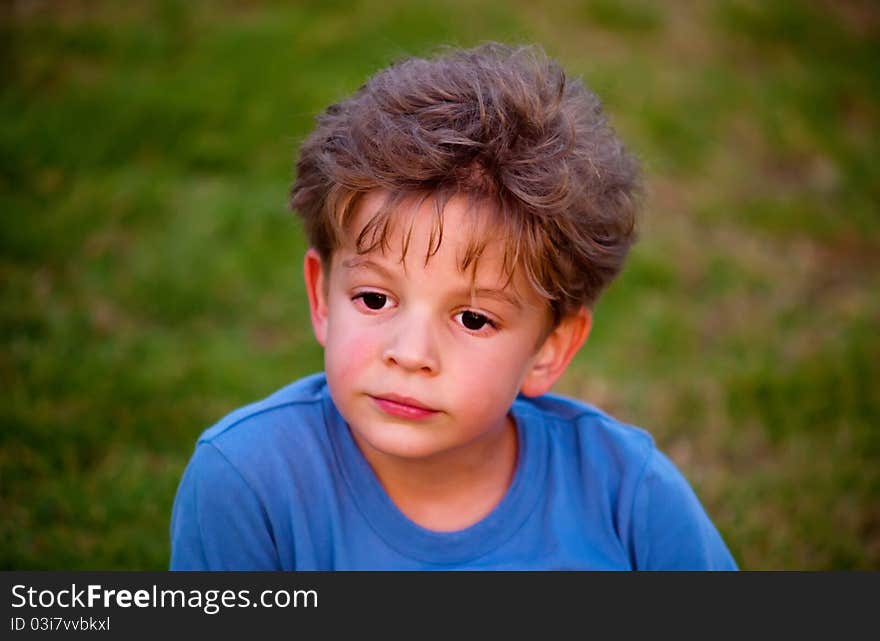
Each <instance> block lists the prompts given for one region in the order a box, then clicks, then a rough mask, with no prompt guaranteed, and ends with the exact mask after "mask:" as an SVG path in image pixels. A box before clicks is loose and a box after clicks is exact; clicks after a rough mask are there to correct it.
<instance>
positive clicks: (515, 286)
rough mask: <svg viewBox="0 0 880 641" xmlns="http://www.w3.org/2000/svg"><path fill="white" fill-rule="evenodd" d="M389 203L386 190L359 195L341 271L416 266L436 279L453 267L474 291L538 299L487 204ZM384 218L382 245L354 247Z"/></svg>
mask: <svg viewBox="0 0 880 641" xmlns="http://www.w3.org/2000/svg"><path fill="white" fill-rule="evenodd" d="M388 203H389V196H388V194H387V192H383V191H380V190H374V191H371V192H367V193H366V194H364V195H362V196H361V198H360V200H359V201H358V202H357V204H356V205H355V207H354V209H353V210H352V212H351V216H350V217H349V220H348V221H347V223H346V225H345V227H346V233H345V234H343V238H342V247H341V248H340V249H341V252H340V253H341V256H340V261H339V264H341V265H342V266H343V267H344V268H347V269H374V270H376V271H382V270H384V271H393V270H395V269H398V268H400V269H403V270H407V269H411V268H414V267H418V268H425V269H431V270H432V271H437V272H438V275H439V274H440V273H445V274H450V273H451V271H452V267H453V264H454V266H455V269H456V270H457V272H458V273H459V274H460V276H461V278H463V279H467V282H468V283H469V286H470V287H472V288H476V289H480V288H486V289H493V290H504V291H507V292H509V294H510V295H511V296H512V297H516V298H517V299H519V300H521V301H522V302H526V303H530V302H532V301H530V299H532V298H534V297H535V296H536V294H535V293H534V292H532V291H531V288H530V287H528V285H527V284H526V279H525V277H524V275H523V274H522V273H521V272H522V269H521V267H520V266H518V265H516V264H515V263H514V262H513V260H512V258H513V257H512V256H511V255H510V253H509V250H510V248H509V247H507V246H506V245H505V242H504V239H505V238H506V237H507V234H506V233H505V230H504V229H503V226H502V225H501V224H500V222H499V216H498V212H497V211H495V210H493V209H492V206H491V205H490V204H489V203H486V202H480V201H477V200H474V199H471V198H468V197H466V196H463V195H456V196H453V197H452V198H449V199H448V200H446V201H445V202H442V203H440V204H439V205H438V201H437V199H436V197H434V196H432V195H412V196H409V197H407V198H405V199H403V200H402V201H401V202H399V203H396V204H392V205H391V206H389V204H388ZM383 216H387V218H386V220H387V223H388V224H387V233H386V235H385V238H384V242H381V243H378V244H376V243H371V242H369V241H368V242H367V243H366V247H358V239H359V237H360V236H361V234H362V232H363V231H364V229H365V228H367V227H368V226H369V225H370V224H371V222H372V221H373V220H374V219H376V218H377V217H383ZM374 231H375V230H374ZM372 233H373V232H371V234H372ZM436 267H441V268H442V269H440V270H436V269H435V268H436ZM456 280H457V278H456Z"/></svg>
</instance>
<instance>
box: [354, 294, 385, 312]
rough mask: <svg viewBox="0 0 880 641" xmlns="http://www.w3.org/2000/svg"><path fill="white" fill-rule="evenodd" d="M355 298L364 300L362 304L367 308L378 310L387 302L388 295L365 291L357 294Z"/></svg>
mask: <svg viewBox="0 0 880 641" xmlns="http://www.w3.org/2000/svg"><path fill="white" fill-rule="evenodd" d="M356 298H360V299H361V300H362V301H364V305H366V306H367V307H368V308H369V309H374V310H379V309H382V308H383V307H385V303H387V302H388V297H387V296H386V295H385V294H377V293H376V292H366V293H364V294H359V295H358V296H356Z"/></svg>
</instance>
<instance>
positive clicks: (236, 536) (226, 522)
mask: <svg viewBox="0 0 880 641" xmlns="http://www.w3.org/2000/svg"><path fill="white" fill-rule="evenodd" d="M279 565H280V564H279V561H278V555H277V552H276V549H275V542H274V539H273V536H272V532H271V526H270V524H269V521H268V518H267V516H266V511H265V509H264V508H263V506H262V504H261V502H260V501H259V499H258V497H257V495H256V493H255V492H254V491H253V489H252V488H251V486H250V485H249V484H248V483H247V481H246V480H245V479H244V478H243V477H242V476H241V474H240V473H239V471H238V470H236V469H235V467H234V466H233V465H232V464H231V463H230V462H229V460H227V458H226V457H225V456H224V455H223V454H222V453H221V452H220V451H219V450H218V449H217V448H216V447H215V446H214V445H213V444H211V443H200V444H199V445H198V446H197V447H196V451H195V453H194V454H193V456H192V459H190V462H189V464H188V465H187V468H186V471H185V472H184V474H183V478H182V479H181V481H180V486H179V487H178V490H177V496H176V497H175V499H174V507H173V509H172V514H171V564H170V568H171V569H172V570H277V569H280V568H279Z"/></svg>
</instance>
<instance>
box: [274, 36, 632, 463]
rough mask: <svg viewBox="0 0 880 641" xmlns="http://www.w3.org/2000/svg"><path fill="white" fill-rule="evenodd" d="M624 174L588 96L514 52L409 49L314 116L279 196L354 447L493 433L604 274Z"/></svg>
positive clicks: (576, 342)
mask: <svg viewBox="0 0 880 641" xmlns="http://www.w3.org/2000/svg"><path fill="white" fill-rule="evenodd" d="M636 173H637V172H636V166H635V162H634V161H633V160H632V159H631V158H630V157H629V156H628V155H627V154H626V152H625V151H624V149H623V146H622V145H621V143H620V142H619V141H618V140H617V138H616V137H615V136H614V134H613V132H612V131H611V130H610V128H609V127H608V126H607V124H606V123H605V120H604V118H603V116H602V115H601V111H600V108H599V103H598V100H597V99H596V97H595V96H593V95H592V94H591V93H589V92H588V91H587V90H586V89H584V87H583V86H582V85H581V84H580V83H576V82H570V81H568V80H567V79H566V78H565V76H564V74H563V73H562V71H561V70H560V69H559V68H558V66H557V65H556V64H555V63H553V62H551V61H549V60H548V59H547V58H546V57H545V56H544V55H543V54H542V53H541V52H540V51H538V50H536V49H532V48H519V49H511V48H508V47H504V46H501V45H488V46H483V47H480V48H477V49H474V50H469V51H454V52H452V53H449V54H448V55H445V56H442V57H439V58H437V59H434V60H419V59H416V60H408V61H405V62H402V63H399V64H397V65H394V66H392V67H391V68H389V69H386V70H385V71H382V72H380V73H379V74H377V75H376V76H374V77H373V78H372V79H371V80H369V81H368V82H367V84H366V85H364V87H362V88H361V89H360V90H359V91H358V92H357V93H356V94H355V95H354V96H353V97H351V98H349V99H348V100H346V101H344V102H342V103H339V104H337V105H333V106H331V107H330V108H328V109H327V111H326V112H325V113H324V114H323V115H322V116H321V117H320V118H319V120H318V126H317V128H316V130H315V131H314V132H313V133H312V134H311V135H310V136H309V138H308V139H307V140H306V141H305V143H304V144H303V146H302V149H301V151H300V159H299V163H298V175H297V179H296V182H295V184H294V186H293V189H292V198H291V202H292V206H293V207H294V208H295V209H296V210H297V211H298V212H299V213H300V215H301V216H302V217H303V219H304V221H305V227H306V232H307V234H308V238H309V241H310V244H311V245H312V249H310V250H309V252H308V253H307V255H306V260H305V277H306V285H307V290H308V294H309V302H310V306H311V312H312V322H313V326H314V329H315V334H316V336H317V338H318V340H319V342H320V343H321V344H322V345H323V346H324V347H325V367H326V372H327V381H328V385H329V387H330V392H331V395H332V397H333V400H334V402H335V404H336V405H337V407H338V409H339V411H340V412H341V414H342V415H343V417H344V418H345V419H346V420H347V421H348V423H349V424H350V426H351V427H352V433H353V435H354V436H355V438H356V439H357V440H358V442H359V444H360V445H361V447H362V449H363V450H364V451H365V453H368V457H369V453H372V454H375V455H376V456H381V455H391V456H395V457H401V456H402V457H405V458H423V457H428V456H432V455H438V454H441V453H451V452H462V451H464V450H463V448H464V446H465V445H474V446H476V447H477V449H479V448H481V447H482V448H483V449H482V450H481V451H483V453H484V454H485V453H486V452H489V451H492V447H494V445H492V444H493V443H494V444H497V443H498V440H497V439H498V438H500V436H499V435H502V434H505V433H507V434H509V433H510V430H509V429H508V430H505V429H503V428H504V427H505V426H507V427H510V426H511V419H510V418H509V417H508V415H507V412H508V410H509V408H510V405H511V403H512V402H513V399H514V397H515V396H516V394H517V393H518V392H519V391H522V392H524V393H525V394H527V395H538V394H541V393H543V392H545V391H547V390H548V389H549V388H550V386H551V385H552V384H553V383H554V382H555V381H556V380H557V379H558V377H559V376H560V375H561V374H562V372H563V371H564V370H565V368H566V366H567V365H568V363H569V362H570V360H571V358H572V356H573V355H574V353H575V352H576V351H577V349H578V348H579V346H580V345H581V344H582V343H583V341H584V340H585V338H586V335H587V333H588V331H589V326H590V315H589V312H588V311H587V308H588V306H589V305H591V304H592V303H593V302H594V301H595V299H596V297H597V296H598V294H599V292H600V290H601V289H602V288H603V287H604V286H605V285H606V284H607V283H608V282H609V281H610V280H611V279H612V278H613V277H614V276H615V275H616V273H617V272H618V271H619V270H620V267H621V265H622V262H623V259H624V257H625V254H626V252H627V249H628V247H629V245H630V243H631V242H632V239H633V226H634V225H633V223H634V212H635V203H634V190H635V185H636ZM487 448H488V449H487ZM464 449H467V448H464ZM371 462H373V463H374V464H375V459H372V458H371Z"/></svg>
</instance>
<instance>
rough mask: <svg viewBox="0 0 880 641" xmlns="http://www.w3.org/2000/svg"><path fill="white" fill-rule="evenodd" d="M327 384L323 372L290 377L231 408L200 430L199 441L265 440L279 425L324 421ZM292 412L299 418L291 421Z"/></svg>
mask: <svg viewBox="0 0 880 641" xmlns="http://www.w3.org/2000/svg"><path fill="white" fill-rule="evenodd" d="M326 386H327V382H326V377H325V376H324V374H323V373H317V374H311V375H309V376H306V377H305V378H301V379H299V380H296V381H293V382H292V383H290V384H288V385H285V386H284V387H282V388H281V389H279V390H276V391H275V392H273V393H272V394H270V395H269V396H267V397H265V398H263V399H261V400H259V401H256V402H254V403H250V404H248V405H244V406H242V407H239V408H238V409H235V410H233V411H232V412H230V413H229V414H227V415H226V416H224V417H223V418H221V419H220V420H219V421H217V422H216V423H215V424H214V425H212V426H211V427H209V428H208V429H206V430H205V431H204V432H202V434H201V435H200V436H199V438H198V444H203V443H211V444H213V445H215V446H230V445H234V444H237V445H240V444H241V443H243V442H250V441H264V439H266V438H267V437H270V436H271V435H272V434H273V433H275V434H277V432H278V431H279V430H280V429H281V430H284V431H288V429H289V427H290V426H292V425H300V426H308V425H309V424H310V423H323V409H322V403H323V401H324V396H325V394H326ZM292 415H296V416H297V417H299V420H297V421H291V416H292ZM269 440H271V439H269Z"/></svg>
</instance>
